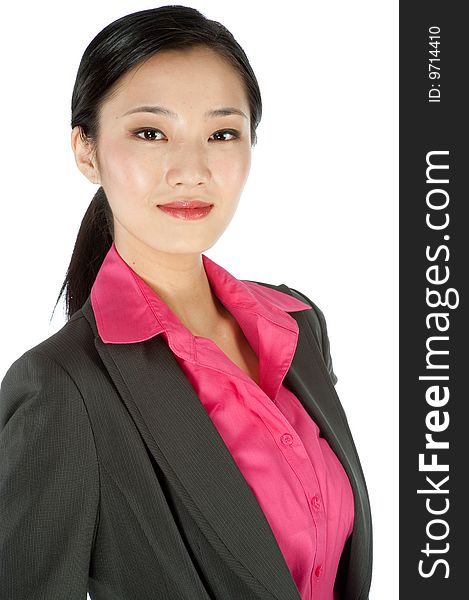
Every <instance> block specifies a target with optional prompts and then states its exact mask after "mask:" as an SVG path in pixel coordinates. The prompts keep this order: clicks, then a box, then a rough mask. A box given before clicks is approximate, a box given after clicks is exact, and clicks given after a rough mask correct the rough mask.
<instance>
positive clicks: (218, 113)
mask: <svg viewBox="0 0 469 600" xmlns="http://www.w3.org/2000/svg"><path fill="white" fill-rule="evenodd" d="M137 112H149V113H153V114H155V115H163V116H164V117H168V118H170V119H177V118H178V115H177V113H175V112H173V111H172V110H169V109H168V108H165V107H164V106H137V107H136V108H131V109H130V110H128V111H127V112H126V113H124V114H123V115H122V116H123V117H125V116H126V115H130V114H133V113H137ZM229 115H239V116H241V117H244V118H245V119H247V116H246V114H245V113H244V112H243V111H242V110H239V108H233V107H232V106H225V107H223V108H216V109H214V110H208V111H207V112H206V113H205V115H204V117H207V118H213V117H227V116H229Z"/></svg>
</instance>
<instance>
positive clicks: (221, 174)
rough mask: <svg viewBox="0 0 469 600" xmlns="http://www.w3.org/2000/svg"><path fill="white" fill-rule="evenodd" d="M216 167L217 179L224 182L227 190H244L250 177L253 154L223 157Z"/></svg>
mask: <svg viewBox="0 0 469 600" xmlns="http://www.w3.org/2000/svg"><path fill="white" fill-rule="evenodd" d="M214 166H215V168H216V170H217V179H218V180H219V181H220V182H223V185H224V186H225V188H226V187H230V188H232V189H233V191H236V189H238V188H240V187H241V188H242V186H243V185H244V183H245V181H246V179H247V176H248V175H249V170H250V167H251V154H250V152H245V151H244V152H240V154H239V155H238V156H236V157H234V156H233V155H230V156H226V157H221V158H220V159H219V160H218V161H217V163H216V165H214Z"/></svg>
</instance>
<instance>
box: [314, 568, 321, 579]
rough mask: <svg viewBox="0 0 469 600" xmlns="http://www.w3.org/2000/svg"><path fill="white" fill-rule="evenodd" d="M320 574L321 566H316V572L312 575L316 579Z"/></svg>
mask: <svg viewBox="0 0 469 600" xmlns="http://www.w3.org/2000/svg"><path fill="white" fill-rule="evenodd" d="M321 573H322V565H318V566H317V567H316V570H315V571H314V574H315V575H316V577H318V578H319V577H321Z"/></svg>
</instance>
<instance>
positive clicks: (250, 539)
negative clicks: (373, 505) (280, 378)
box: [82, 285, 370, 600]
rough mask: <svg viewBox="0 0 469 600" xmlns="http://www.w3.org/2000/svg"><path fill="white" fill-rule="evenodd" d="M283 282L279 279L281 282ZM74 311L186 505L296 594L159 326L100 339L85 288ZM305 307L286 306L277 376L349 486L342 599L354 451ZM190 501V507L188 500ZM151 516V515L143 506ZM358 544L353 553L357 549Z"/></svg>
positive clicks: (257, 571)
mask: <svg viewBox="0 0 469 600" xmlns="http://www.w3.org/2000/svg"><path fill="white" fill-rule="evenodd" d="M279 287H280V288H283V289H285V293H287V289H288V288H287V286H284V285H281V286H279ZM82 310H83V314H84V315H85V317H86V319H87V320H88V322H89V324H90V326H91V328H92V330H93V332H94V338H95V340H94V342H95V346H96V349H97V351H98V353H99V355H100V357H101V359H102V361H103V363H104V365H105V367H106V369H107V371H108V373H109V375H110V377H111V378H112V380H113V383H114V384H115V386H116V388H117V390H118V392H119V394H120V396H121V398H122V401H123V402H124V403H125V405H126V407H127V409H128V411H129V413H130V415H131V417H132V419H133V420H134V422H135V424H136V427H137V428H138V430H139V433H140V435H141V437H142V439H143V441H144V443H145V444H146V446H147V448H148V449H149V451H150V452H151V454H152V456H153V458H154V460H155V461H156V462H157V464H159V465H160V467H161V468H162V470H163V471H164V472H165V473H166V474H167V476H168V477H169V478H171V479H174V477H176V478H177V479H178V480H179V482H180V484H181V489H183V490H185V492H186V493H187V495H188V496H189V499H190V500H188V499H187V498H183V499H182V500H183V501H184V500H185V501H186V502H187V503H188V504H187V506H188V507H189V508H190V509H191V510H193V511H194V512H193V515H194V518H195V519H196V520H198V521H199V523H200V527H201V529H204V528H206V527H207V523H208V524H210V526H211V527H212V528H213V531H214V532H215V533H216V534H217V536H218V537H219V539H220V540H221V541H222V543H223V544H224V545H225V547H226V549H227V552H229V553H230V554H231V555H232V557H233V558H234V559H235V560H236V561H238V562H239V563H240V564H242V565H243V566H244V568H245V569H246V570H247V572H248V573H250V574H251V575H252V577H253V578H254V579H255V580H257V582H258V583H257V584H256V585H257V586H258V585H262V586H263V587H264V588H265V589H266V590H268V591H269V592H270V594H271V597H272V599H277V600H286V599H287V598H288V600H301V599H300V595H299V592H298V589H297V587H296V584H295V582H294V580H293V577H292V576H291V573H290V571H289V568H288V566H287V563H286V562H285V559H284V557H283V554H282V552H281V550H280V548H279V546H278V544H277V541H276V539H275V537H274V535H273V532H272V530H271V528H270V525H269V523H268V521H267V519H266V517H265V515H264V513H263V511H262V509H261V508H260V506H259V504H258V502H257V500H256V498H255V496H254V494H253V492H252V490H251V488H250V487H249V485H248V484H247V482H246V480H245V479H244V477H243V475H242V473H241V471H240V470H239V468H238V466H237V465H236V463H235V461H234V459H233V457H232V456H231V454H230V452H229V450H228V448H227V446H226V445H225V443H224V441H223V439H222V438H221V436H220V434H219V433H218V431H217V429H216V427H215V425H214V424H213V422H212V420H211V419H210V417H209V416H208V414H207V412H206V410H205V408H204V406H203V404H202V402H201V401H200V399H199V398H198V396H197V395H196V393H195V391H194V389H193V387H192V386H191V385H190V383H189V381H188V379H187V378H186V376H185V374H184V372H183V370H182V369H181V367H180V366H179V364H178V363H177V361H176V358H175V356H174V354H173V353H172V352H171V350H170V348H169V347H168V345H167V344H166V343H165V342H164V340H163V339H162V338H161V336H154V337H151V338H149V339H147V340H146V341H144V342H142V343H128V344H107V343H104V342H103V340H102V339H101V337H100V334H99V331H98V328H97V324H96V320H95V317H94V312H93V309H92V306H91V300H90V297H88V299H87V301H86V302H85V304H84V306H83V309H82ZM307 314H308V311H298V312H295V313H293V317H294V319H295V320H296V321H297V323H298V325H299V337H298V343H297V348H296V352H295V355H294V357H293V360H292V363H291V366H290V369H289V371H288V372H287V375H286V376H285V379H284V385H286V386H287V387H288V388H289V389H291V391H292V392H293V393H295V394H296V396H297V398H298V399H299V400H300V401H301V403H302V404H303V406H304V407H305V409H306V411H307V412H308V413H309V415H310V416H311V417H312V418H313V419H314V420H315V422H316V423H317V425H318V426H319V427H320V429H321V434H322V435H323V437H324V438H325V439H326V440H327V441H328V442H329V444H330V446H331V447H332V449H333V450H334V451H335V453H336V455H337V456H338V458H339V460H340V461H341V462H342V464H343V465H344V468H345V470H346V472H347V474H348V476H349V479H350V481H351V484H352V488H353V490H354V494H355V528H354V533H353V534H352V538H353V540H352V543H353V544H354V547H355V563H356V564H354V565H351V573H352V574H351V575H349V579H350V581H349V582H348V590H349V591H348V592H347V593H346V594H345V596H344V598H345V600H358V599H359V598H360V590H361V589H362V588H363V587H364V585H365V581H366V578H367V577H368V576H369V572H368V566H369V564H370V562H369V561H368V562H367V561H366V560H364V559H363V552H364V550H363V547H365V548H366V543H367V542H368V539H369V531H367V530H366V527H365V524H364V519H363V515H364V513H365V511H366V510H367V506H364V505H363V503H362V496H363V493H362V490H361V486H362V485H364V484H363V483H362V479H361V477H362V475H361V471H360V465H359V462H358V457H357V456H356V451H355V447H354V445H353V441H352V440H351V436H350V435H349V431H348V426H347V424H346V420H345V418H344V416H343V414H342V413H341V409H340V403H339V402H337V397H336V395H334V394H335V391H334V388H333V386H332V384H331V383H330V381H328V380H327V374H326V370H325V368H324V365H321V358H320V356H319V354H318V352H319V350H318V347H317V345H316V343H315V342H314V340H313V335H312V333H311V332H310V330H309V326H308V323H307V320H306V315H307ZM193 506H195V508H193V509H192V508H191V507H193ZM149 518H151V516H149ZM360 553H361V554H360Z"/></svg>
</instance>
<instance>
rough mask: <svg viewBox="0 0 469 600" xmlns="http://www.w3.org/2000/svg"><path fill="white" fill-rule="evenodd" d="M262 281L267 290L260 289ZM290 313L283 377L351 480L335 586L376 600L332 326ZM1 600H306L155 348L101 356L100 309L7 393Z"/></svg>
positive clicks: (157, 343)
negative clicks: (290, 348) (351, 514)
mask: <svg viewBox="0 0 469 600" xmlns="http://www.w3.org/2000/svg"><path fill="white" fill-rule="evenodd" d="M256 283H261V282H256ZM262 285H266V286H267V287H272V288H275V289H278V290H280V291H283V292H286V293H289V294H290V295H293V296H295V297H297V298H299V299H300V300H303V301H306V302H309V303H310V304H311V305H312V306H313V310H304V311H295V312H292V313H291V316H292V317H294V318H295V319H296V321H297V322H298V325H299V338H298V345H297V349H296V352H295V355H294V358H293V361H292V364H291V367H290V369H289V371H288V373H287V375H286V377H285V379H284V385H285V386H286V387H288V388H289V389H290V390H291V391H292V392H293V393H294V394H296V396H297V397H298V399H299V400H300V401H301V403H302V404H303V406H304V407H305V409H306V411H307V412H308V413H309V414H310V415H311V417H312V418H313V419H314V421H315V422H316V423H317V425H318V426H319V428H320V430H321V434H322V436H323V437H324V438H325V439H326V440H327V441H328V443H329V444H330V446H331V447H332V449H333V450H334V452H335V453H336V454H337V456H338V458H339V460H340V461H341V462H342V464H343V466H344V468H345V471H346V472H347V475H348V477H349V479H350V482H351V485H352V488H353V492H354V496H355V525H354V530H353V533H352V535H351V536H350V538H349V540H348V542H347V545H346V547H345V549H344V552H343V555H342V559H341V563H340V565H339V571H338V576H337V588H338V591H339V592H340V595H339V598H340V599H341V600H366V599H367V598H368V591H369V587H370V580H371V562H372V536H371V516H370V508H369V500H368V493H367V489H366V485H365V480H364V477H363V473H362V469H361V466H360V462H359V459H358V456H357V452H356V449H355V445H354V442H353V439H352V436H351V433H350V430H349V427H348V424H347V419H346V417H345V414H344V411H343V409H342V406H341V404H340V401H339V398H338V396H337V393H336V391H335V388H334V385H333V383H334V382H335V375H334V373H333V370H332V361H331V357H330V351H329V341H328V337H327V330H326V323H325V320H324V315H323V313H322V312H321V311H320V310H319V308H318V307H317V306H316V305H315V304H314V303H312V301H311V300H309V298H307V297H306V296H304V295H302V294H300V293H299V292H298V291H297V290H292V289H291V288H289V287H287V286H286V285H284V284H282V285H279V286H277V285H271V284H266V283H264V284H262ZM0 452H1V463H0V598H2V599H5V600H85V599H86V592H87V590H88V591H89V594H90V596H91V598H93V599H96V600H209V599H212V600H213V599H216V600H300V595H299V592H298V589H297V587H296V585H295V582H294V580H293V578H292V576H291V573H290V571H289V569H288V566H287V564H286V562H285V560H284V558H283V555H282V553H281V551H280V548H279V546H278V545H277V542H276V539H275V537H274V535H273V533H272V530H271V529H270V526H269V524H268V522H267V520H266V518H265V515H264V513H263V511H262V510H261V508H260V506H259V504H258V502H257V500H256V498H255V496H254V495H253V493H252V491H251V488H250V487H249V485H248V484H247V482H246V480H245V479H244V477H243V476H242V474H241V472H240V471H239V469H238V467H237V465H236V463H235V462H234V460H233V458H232V456H231V454H230V452H229V450H228V448H227V447H226V445H225V443H224V442H223V439H222V438H221V436H220V435H219V433H218V431H217V429H216V428H215V426H214V424H213V422H212V420H211V419H210V417H209V416H208V414H207V412H206V411H205V408H204V406H203V404H202V403H201V402H200V400H199V398H198V397H197V395H196V394H195V392H194V389H193V388H192V386H191V385H190V383H189V381H188V379H187V378H186V376H185V374H184V372H183V371H182V369H181V368H180V366H179V365H178V363H177V361H176V359H175V357H174V355H173V354H172V351H171V350H170V348H169V347H168V346H167V345H166V343H165V342H164V340H163V339H162V338H161V336H155V337H153V338H151V339H149V340H146V341H144V342H138V343H132V344H105V343H103V342H102V341H101V339H100V338H99V335H98V331H97V328H96V322H95V319H94V314H93V310H92V307H91V302H90V297H88V299H87V301H86V302H85V304H84V305H83V307H82V308H81V309H80V310H78V311H77V312H76V313H75V314H74V315H73V316H72V318H71V319H70V320H69V321H68V322H67V323H66V324H65V325H64V326H63V327H62V329H60V330H59V331H58V332H56V333H55V334H54V335H52V336H51V337H49V338H48V339H46V340H44V341H43V342H41V343H40V344H38V345H37V346H35V347H34V348H31V349H30V350H28V351H27V352H25V353H24V354H23V355H22V356H21V357H20V358H18V359H17V360H16V361H15V362H14V363H13V364H12V365H11V367H10V368H9V370H8V371H7V373H6V375H5V377H4V378H3V381H2V385H1V390H0Z"/></svg>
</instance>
